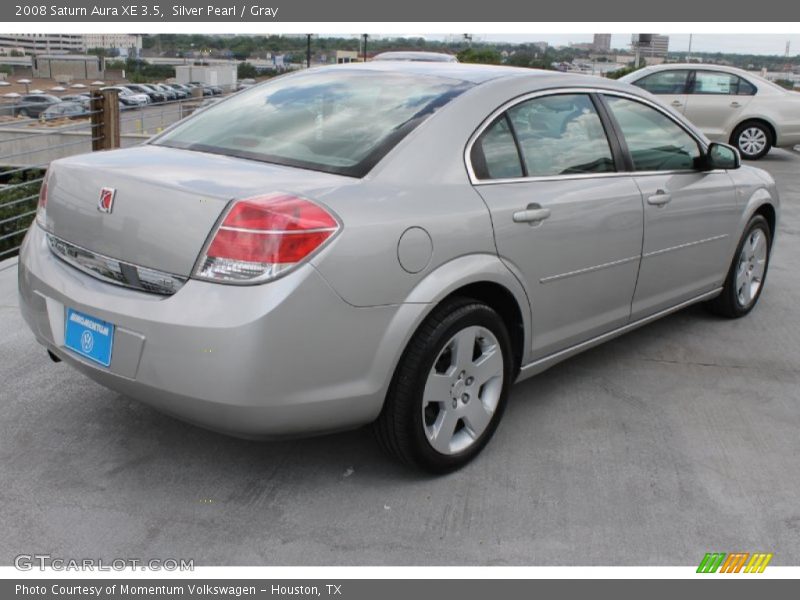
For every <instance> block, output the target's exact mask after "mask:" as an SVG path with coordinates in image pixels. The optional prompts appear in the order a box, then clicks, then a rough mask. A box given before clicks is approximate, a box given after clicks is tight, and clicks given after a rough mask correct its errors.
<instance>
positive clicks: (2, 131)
mask: <svg viewBox="0 0 800 600" xmlns="http://www.w3.org/2000/svg"><path fill="white" fill-rule="evenodd" d="M204 101H208V99H207V98H202V97H192V98H188V99H178V100H167V101H164V102H156V103H150V104H146V105H142V106H126V105H124V104H122V103H121V102H120V101H119V96H118V92H117V91H116V90H92V91H91V95H90V99H89V107H88V110H86V111H85V112H83V113H82V114H80V115H74V116H71V117H62V116H55V117H47V116H44V112H42V111H41V109H42V106H41V105H40V104H36V105H34V104H33V103H14V104H4V105H0V260H3V259H6V258H9V257H11V256H14V255H16V254H17V253H18V252H19V246H20V244H21V243H22V239H23V237H24V234H25V232H26V231H27V229H28V227H29V226H30V224H31V222H32V221H33V219H34V216H35V214H36V206H37V202H38V199H39V190H40V188H41V185H42V181H43V180H44V175H45V172H46V171H47V168H48V166H49V164H50V162H51V161H52V160H55V159H57V158H63V157H65V156H71V155H74V154H82V153H85V152H91V151H98V150H110V149H114V148H120V147H127V146H132V145H136V144H139V143H142V142H143V141H145V140H146V139H147V138H148V137H150V136H151V135H153V134H156V133H158V132H160V131H161V130H162V129H164V128H165V127H168V126H169V125H171V124H172V123H174V122H176V121H179V120H180V119H182V118H184V117H186V116H188V115H189V114H191V113H192V112H194V111H195V110H197V108H198V107H199V106H200V105H201V104H203V102H204ZM23 113H24V116H23ZM34 115H36V116H34Z"/></svg>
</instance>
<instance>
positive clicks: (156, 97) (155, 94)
mask: <svg viewBox="0 0 800 600" xmlns="http://www.w3.org/2000/svg"><path fill="white" fill-rule="evenodd" d="M119 85H120V87H124V88H128V89H129V90H130V91H132V92H133V93H135V94H144V95H145V96H147V97H148V98H150V102H165V101H166V100H167V97H166V96H165V95H164V93H163V92H159V91H158V90H156V89H154V88H151V87H149V86H147V85H145V84H143V83H121V84H119Z"/></svg>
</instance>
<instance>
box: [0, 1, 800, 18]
mask: <svg viewBox="0 0 800 600" xmlns="http://www.w3.org/2000/svg"><path fill="white" fill-rule="evenodd" d="M791 6H793V4H792V3H791V2H786V1H785V0H759V2H758V7H757V10H756V9H754V5H753V3H752V2H751V1H745V0H725V1H724V2H723V1H719V0H716V1H711V0H709V1H707V2H697V1H696V0H670V1H669V2H642V1H641V0H608V1H606V2H596V1H594V0H592V1H584V2H580V1H579V0H575V1H574V2H520V1H519V0H491V2H488V1H479V0H458V1H455V0H450V1H441V0H440V1H439V2H432V1H431V0H403V2H376V1H375V0H337V1H336V2H331V1H329V0H302V1H301V0H182V1H180V2H175V1H172V0H171V1H169V2H167V1H160V0H153V1H146V2H126V1H125V0H122V1H120V0H57V1H52V0H50V1H39V2H35V1H30V0H25V1H22V0H17V1H16V2H14V1H13V0H12V2H10V3H6V2H3V3H2V4H1V5H0V18H2V20H3V21H4V22H5V23H4V24H12V23H14V22H19V23H21V22H25V23H38V22H64V21H71V22H79V21H82V22H108V21H116V22H136V21H138V22H198V23H199V22H261V23H263V22H276V21H283V22H297V23H300V22H477V23H485V22H494V23H497V22H569V21H580V22H590V21H597V22H635V21H639V22H655V21H666V22H680V21H685V22H719V21H726V22H743V23H744V22H752V21H761V22H782V23H787V22H791V21H794V20H795V19H797V16H796V15H797V11H796V9H791Z"/></svg>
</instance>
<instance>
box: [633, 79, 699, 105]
mask: <svg viewBox="0 0 800 600" xmlns="http://www.w3.org/2000/svg"><path fill="white" fill-rule="evenodd" d="M690 73H691V72H690V71H689V70H688V69H669V70H665V71H657V72H655V73H652V74H650V75H645V76H644V77H642V78H641V79H638V80H636V81H634V82H633V84H634V85H635V86H638V87H640V88H642V89H644V90H647V91H648V92H650V93H651V94H655V95H656V96H658V99H659V100H660V101H661V102H663V103H664V104H666V105H668V106H670V107H671V108H672V109H673V110H676V111H678V112H680V113H682V112H684V110H685V109H686V101H687V94H688V86H689V77H690Z"/></svg>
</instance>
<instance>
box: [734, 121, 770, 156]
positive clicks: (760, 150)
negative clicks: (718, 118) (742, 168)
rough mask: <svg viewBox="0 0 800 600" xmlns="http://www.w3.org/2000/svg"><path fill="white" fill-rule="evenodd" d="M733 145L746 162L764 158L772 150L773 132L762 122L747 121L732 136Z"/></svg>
mask: <svg viewBox="0 0 800 600" xmlns="http://www.w3.org/2000/svg"><path fill="white" fill-rule="evenodd" d="M731 143H732V144H733V145H734V146H736V148H737V149H738V150H739V154H741V155H742V158H744V159H746V160H758V159H760V158H764V157H765V156H766V155H767V152H769V150H770V148H772V131H770V128H769V127H768V126H767V125H766V123H763V122H761V121H745V122H744V123H742V124H741V125H739V126H738V127H737V128H736V129H735V130H734V132H733V135H732V136H731Z"/></svg>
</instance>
